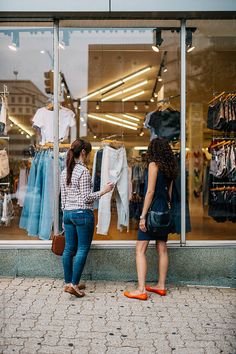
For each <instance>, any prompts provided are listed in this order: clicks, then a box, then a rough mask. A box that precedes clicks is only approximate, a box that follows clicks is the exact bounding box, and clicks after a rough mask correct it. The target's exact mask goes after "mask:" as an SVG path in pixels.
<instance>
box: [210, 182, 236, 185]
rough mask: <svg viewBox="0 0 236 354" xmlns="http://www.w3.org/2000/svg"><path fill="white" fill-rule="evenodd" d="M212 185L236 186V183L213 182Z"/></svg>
mask: <svg viewBox="0 0 236 354" xmlns="http://www.w3.org/2000/svg"><path fill="white" fill-rule="evenodd" d="M212 184H221V185H226V184H227V185H233V184H234V185H236V182H212Z"/></svg>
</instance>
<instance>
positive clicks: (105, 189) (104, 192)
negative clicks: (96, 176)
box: [101, 182, 114, 196]
mask: <svg viewBox="0 0 236 354" xmlns="http://www.w3.org/2000/svg"><path fill="white" fill-rule="evenodd" d="M113 188H114V183H112V182H108V183H107V184H106V185H105V187H104V189H103V190H102V191H101V196H102V195H104V194H106V193H109V192H110V191H112V189H113Z"/></svg>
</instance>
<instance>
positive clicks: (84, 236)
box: [61, 139, 113, 297]
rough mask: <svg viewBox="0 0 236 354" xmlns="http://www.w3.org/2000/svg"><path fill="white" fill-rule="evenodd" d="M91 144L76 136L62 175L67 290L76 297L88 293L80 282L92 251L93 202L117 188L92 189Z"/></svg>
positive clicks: (64, 262)
mask: <svg viewBox="0 0 236 354" xmlns="http://www.w3.org/2000/svg"><path fill="white" fill-rule="evenodd" d="M91 150H92V147H91V144H90V143H89V142H87V141H85V140H82V139H76V140H75V141H74V142H73V143H72V145H71V148H70V150H69V151H68V153H67V161H66V168H65V169H64V171H63V172H62V175H61V201H62V210H63V223H64V229H65V237H66V243H65V250H64V253H63V257H62V258H63V267H64V277H65V288H64V290H65V291H66V292H68V293H70V294H73V295H75V296H76V297H83V296H84V295H85V294H84V292H83V291H81V290H82V289H84V286H82V285H81V286H80V285H79V281H80V278H81V275H82V272H83V269H84V266H85V262H86V258H87V255H88V252H89V250H90V246H91V243H92V239H93V232H94V215H93V202H94V201H95V200H97V199H99V198H100V197H101V196H102V195H104V194H106V193H108V192H110V191H111V190H112V188H113V185H112V184H111V183H108V184H107V185H106V186H105V188H104V189H103V190H102V191H98V192H95V193H93V192H92V180H91V176H90V174H89V171H88V169H87V167H86V163H88V161H89V155H90V152H91Z"/></svg>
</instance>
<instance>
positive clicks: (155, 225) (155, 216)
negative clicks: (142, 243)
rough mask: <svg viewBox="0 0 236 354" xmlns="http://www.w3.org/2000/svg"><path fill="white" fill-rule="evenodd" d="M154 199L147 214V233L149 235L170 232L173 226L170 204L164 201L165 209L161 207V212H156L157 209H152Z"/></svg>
mask: <svg viewBox="0 0 236 354" xmlns="http://www.w3.org/2000/svg"><path fill="white" fill-rule="evenodd" d="M156 199H157V198H154V199H153V201H152V204H151V206H150V208H149V211H148V213H147V220H146V227H147V231H148V232H150V233H157V232H165V231H166V232H168V231H170V229H171V227H172V224H173V217H172V210H171V204H170V202H169V201H166V208H163V207H162V208H161V209H162V210H158V208H155V209H153V206H154V205H155V201H156ZM163 209H164V210H163Z"/></svg>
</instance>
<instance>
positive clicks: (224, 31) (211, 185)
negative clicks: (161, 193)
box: [186, 20, 236, 241]
mask: <svg viewBox="0 0 236 354" xmlns="http://www.w3.org/2000/svg"><path fill="white" fill-rule="evenodd" d="M187 27H195V28H196V31H195V32H194V33H193V34H192V38H191V33H188V36H187V38H188V43H187V44H188V45H189V47H188V51H187V166H186V168H187V174H188V194H189V200H190V211H191V220H192V231H191V233H189V234H188V239H189V240H222V241H223V240H236V226H235V221H236V189H235V187H236V178H235V176H236V163H235V153H236V147H235V132H236V100H235V97H236V96H235V94H236V86H235V83H236V65H235V63H236V40H235V31H236V23H235V21H231V20H224V21H223V20H221V21H188V23H187ZM191 39H192V48H191ZM194 47H195V48H194Z"/></svg>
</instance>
